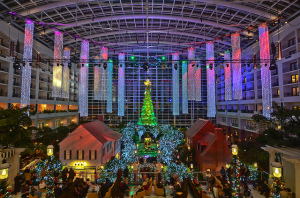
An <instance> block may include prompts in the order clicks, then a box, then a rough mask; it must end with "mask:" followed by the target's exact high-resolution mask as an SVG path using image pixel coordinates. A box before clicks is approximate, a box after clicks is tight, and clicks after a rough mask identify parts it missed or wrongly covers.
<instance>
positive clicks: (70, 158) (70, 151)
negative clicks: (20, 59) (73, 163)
mask: <svg viewBox="0 0 300 198" xmlns="http://www.w3.org/2000/svg"><path fill="white" fill-rule="evenodd" d="M71 159H72V150H70V160H71Z"/></svg>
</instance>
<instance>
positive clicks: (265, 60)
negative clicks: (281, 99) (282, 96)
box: [258, 24, 272, 118]
mask: <svg viewBox="0 0 300 198" xmlns="http://www.w3.org/2000/svg"><path fill="white" fill-rule="evenodd" d="M258 31H259V46H260V59H261V63H260V64H261V86H262V107H263V115H264V116H265V117H267V118H270V117H271V112H272V106H271V105H272V87H271V71H270V69H269V67H270V46H269V45H270V44H269V30H268V26H267V25H266V24H262V25H260V26H259V28H258Z"/></svg>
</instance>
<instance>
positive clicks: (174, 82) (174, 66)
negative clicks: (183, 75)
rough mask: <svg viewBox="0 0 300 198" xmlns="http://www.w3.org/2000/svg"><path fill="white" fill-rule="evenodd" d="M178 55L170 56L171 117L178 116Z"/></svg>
mask: <svg viewBox="0 0 300 198" xmlns="http://www.w3.org/2000/svg"><path fill="white" fill-rule="evenodd" d="M178 60H179V55H178V53H175V54H173V55H172V85H173V86H172V88H173V115H179V61H178Z"/></svg>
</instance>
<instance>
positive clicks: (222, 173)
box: [220, 166, 226, 181]
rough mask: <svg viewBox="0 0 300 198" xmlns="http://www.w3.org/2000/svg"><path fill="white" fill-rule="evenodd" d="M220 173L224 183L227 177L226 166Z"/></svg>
mask: <svg viewBox="0 0 300 198" xmlns="http://www.w3.org/2000/svg"><path fill="white" fill-rule="evenodd" d="M220 173H221V176H222V179H223V181H225V178H226V177H225V176H226V171H225V169H224V166H222V168H221V170H220Z"/></svg>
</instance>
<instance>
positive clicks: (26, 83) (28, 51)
mask: <svg viewBox="0 0 300 198" xmlns="http://www.w3.org/2000/svg"><path fill="white" fill-rule="evenodd" d="M33 31H34V23H33V22H32V21H30V20H27V22H26V25H25V37H24V56H23V61H24V62H25V67H23V70H22V87H21V108H24V107H27V106H29V105H30V84H31V66H30V62H31V61H32V44H33ZM28 114H29V111H28Z"/></svg>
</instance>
